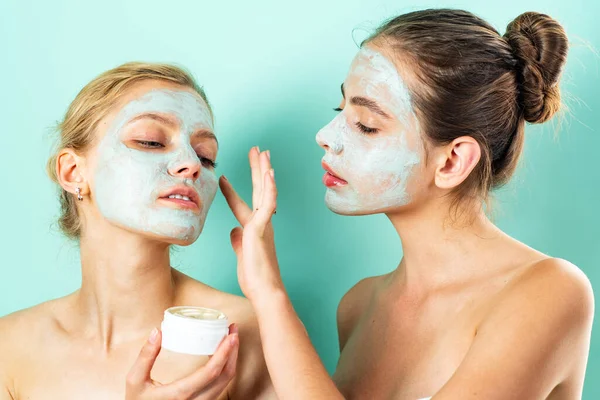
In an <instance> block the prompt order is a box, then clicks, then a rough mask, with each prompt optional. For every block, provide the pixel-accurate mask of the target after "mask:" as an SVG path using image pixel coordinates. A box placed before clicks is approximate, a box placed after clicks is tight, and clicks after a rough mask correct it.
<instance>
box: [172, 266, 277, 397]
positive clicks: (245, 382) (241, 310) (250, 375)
mask: <svg viewBox="0 0 600 400" xmlns="http://www.w3.org/2000/svg"><path fill="white" fill-rule="evenodd" d="M181 275H183V274H181ZM178 279H180V280H181V281H183V282H184V285H185V291H186V295H185V297H186V302H187V303H186V305H191V306H199V307H208V308H213V309H216V310H219V311H221V312H223V313H224V314H225V315H226V316H227V319H228V320H229V322H230V323H233V324H235V325H236V326H237V328H238V330H239V339H240V350H239V355H238V366H237V373H236V378H235V380H234V381H233V382H232V384H231V386H230V388H229V394H230V398H231V399H238V398H241V399H245V398H253V399H267V398H274V392H273V389H272V383H271V379H270V377H269V373H268V370H267V365H266V362H265V359H264V355H263V349H262V344H261V340H260V331H259V328H258V321H257V319H256V314H255V312H254V309H253V307H252V304H251V303H250V301H249V300H248V299H246V298H245V297H242V296H236V295H234V294H231V293H226V292H223V291H220V290H218V289H215V288H213V287H211V286H208V285H206V284H204V283H202V282H199V281H197V280H195V279H193V278H191V277H188V276H186V275H183V276H179V277H178Z"/></svg>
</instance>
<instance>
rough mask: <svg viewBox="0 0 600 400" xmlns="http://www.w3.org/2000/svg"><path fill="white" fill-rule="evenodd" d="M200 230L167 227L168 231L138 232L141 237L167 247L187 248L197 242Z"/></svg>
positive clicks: (189, 227)
mask: <svg viewBox="0 0 600 400" xmlns="http://www.w3.org/2000/svg"><path fill="white" fill-rule="evenodd" d="M200 232H201V229H198V227H195V226H187V227H173V226H171V227H168V229H155V230H153V231H151V232H148V231H143V232H139V233H141V234H142V235H144V236H146V237H148V238H150V239H153V240H156V241H159V242H164V243H166V244H169V245H173V244H174V245H177V246H189V245H191V244H192V243H194V242H195V241H196V240H198V237H199V236H200Z"/></svg>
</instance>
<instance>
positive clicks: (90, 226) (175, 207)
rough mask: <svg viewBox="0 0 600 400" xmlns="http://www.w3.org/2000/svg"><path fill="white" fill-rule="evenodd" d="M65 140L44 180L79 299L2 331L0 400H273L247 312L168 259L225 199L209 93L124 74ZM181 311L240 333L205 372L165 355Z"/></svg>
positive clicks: (91, 93) (88, 98) (177, 79)
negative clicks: (171, 311) (72, 247)
mask: <svg viewBox="0 0 600 400" xmlns="http://www.w3.org/2000/svg"><path fill="white" fill-rule="evenodd" d="M59 132H60V139H59V144H58V147H57V151H56V153H55V154H54V155H53V156H52V158H51V159H50V160H49V162H48V171H49V174H50V176H51V177H52V179H53V180H54V181H55V182H56V183H57V184H58V185H59V186H60V189H59V190H60V203H61V208H62V215H61V217H60V221H59V222H60V226H61V228H62V230H63V231H64V233H65V234H66V235H67V236H68V237H70V238H73V239H75V240H77V241H78V242H79V248H80V256H81V268H82V282H81V288H80V289H79V290H77V291H76V292H74V293H72V294H70V295H67V296H65V297H62V298H59V299H56V300H52V301H48V302H46V303H43V304H40V305H37V306H35V307H32V308H30V309H26V310H22V311H18V312H16V313H14V314H11V315H8V316H6V317H3V318H2V319H0V399H2V400H8V399H11V400H19V399H32V400H33V399H86V400H88V399H102V400H105V399H123V398H126V399H132V400H133V399H215V398H220V399H225V398H227V399H252V398H265V397H269V396H270V389H271V384H270V380H269V377H268V374H267V370H266V368H265V363H264V359H263V355H262V350H261V345H260V341H259V336H258V331H257V325H256V321H255V317H254V314H253V311H252V308H251V306H250V304H249V303H248V301H247V300H245V299H243V298H240V297H237V296H233V295H230V294H227V293H223V292H220V291H218V290H216V289H213V288H211V287H209V286H207V285H205V284H203V283H201V282H198V281H196V280H194V279H192V278H190V277H188V276H186V275H185V274H183V273H180V272H178V271H176V270H174V269H173V268H172V267H171V265H170V260H169V247H170V246H171V245H173V244H176V245H183V246H185V245H189V244H191V243H193V242H194V241H195V240H196V239H197V238H198V236H199V235H200V232H201V231H202V227H203V224H204V221H205V218H206V215H207V212H208V210H209V208H210V205H211V202H212V200H213V197H214V196H215V193H216V190H217V177H216V174H215V163H216V158H217V152H218V142H217V138H216V135H215V132H214V129H213V116H212V111H211V108H210V106H209V104H208V101H207V98H206V96H205V94H204V92H203V91H202V89H201V88H200V87H199V86H198V85H197V84H196V82H195V81H194V79H193V78H192V77H191V76H190V75H189V74H188V73H187V72H185V71H184V70H182V69H180V68H177V67H175V66H171V65H163V64H142V63H130V64H125V65H122V66H120V67H118V68H115V69H112V70H110V71H107V72H105V73H103V74H102V75H100V76H98V77H97V78H95V79H94V80H92V81H91V82H90V83H89V84H88V85H86V86H85V87H84V88H83V89H82V90H81V92H80V93H79V94H78V95H77V97H76V98H75V100H74V101H73V102H72V104H71V105H70V107H69V109H68V111H67V113H66V115H65V117H64V119H63V121H62V122H61V124H60V127H59ZM199 262H201V260H199ZM175 305H192V306H193V305H197V306H203V307H209V308H214V309H218V310H220V311H222V312H224V313H225V314H226V315H227V316H228V318H229V320H230V321H231V322H234V325H233V326H232V327H231V328H230V334H229V336H228V337H227V338H226V339H224V340H223V342H222V343H221V345H220V347H219V349H218V350H217V352H216V354H215V355H214V356H213V357H212V358H211V359H210V360H208V357H189V356H182V355H179V354H177V353H173V352H165V351H163V352H161V351H160V350H161V332H160V331H159V330H157V329H156V327H158V326H160V323H161V320H162V316H163V311H164V310H165V309H166V308H168V307H171V306H175ZM238 336H239V338H238ZM240 341H241V343H242V346H241V347H240ZM238 349H239V353H238ZM236 367H237V373H236Z"/></svg>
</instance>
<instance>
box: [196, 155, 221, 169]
mask: <svg viewBox="0 0 600 400" xmlns="http://www.w3.org/2000/svg"><path fill="white" fill-rule="evenodd" d="M198 158H199V159H200V162H201V163H202V165H203V166H205V167H206V168H211V169H215V168H217V163H216V162H215V161H213V160H211V159H210V158H206V157H202V156H201V155H200V154H198Z"/></svg>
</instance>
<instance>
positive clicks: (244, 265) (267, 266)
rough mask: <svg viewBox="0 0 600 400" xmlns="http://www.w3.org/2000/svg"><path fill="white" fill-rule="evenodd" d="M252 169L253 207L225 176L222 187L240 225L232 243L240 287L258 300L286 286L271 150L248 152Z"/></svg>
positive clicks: (234, 232) (232, 232) (247, 295)
mask: <svg viewBox="0 0 600 400" xmlns="http://www.w3.org/2000/svg"><path fill="white" fill-rule="evenodd" d="M248 158H249V161H250V168H251V169H252V208H250V207H249V206H248V205H247V204H246V203H245V202H244V200H242V199H241V198H240V196H239V195H238V194H237V192H236V191H235V190H234V189H233V187H232V186H231V183H229V181H228V180H227V179H226V178H225V177H224V176H222V177H221V179H220V180H219V186H220V188H221V191H222V192H223V195H224V196H225V199H226V200H227V204H228V205H229V207H230V208H231V211H233V215H234V216H235V218H236V219H237V220H238V222H239V223H240V225H241V226H238V227H236V228H234V229H233V230H232V231H231V245H232V247H233V250H234V252H235V254H236V256H237V260H238V263H237V271H238V280H239V283H240V287H241V289H242V291H243V292H244V294H245V295H246V297H247V298H248V299H249V300H250V301H252V302H255V301H257V299H258V297H259V296H260V295H261V294H268V293H269V291H272V290H277V289H283V284H282V282H281V275H280V273H279V265H278V262H277V256H276V254H275V242H274V237H273V226H272V224H271V218H272V216H273V214H274V213H275V210H276V207H277V187H276V185H275V173H274V171H273V168H272V167H271V156H270V153H269V151H264V152H262V153H261V152H260V150H259V149H258V147H253V148H252V149H250V152H249V153H248Z"/></svg>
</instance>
